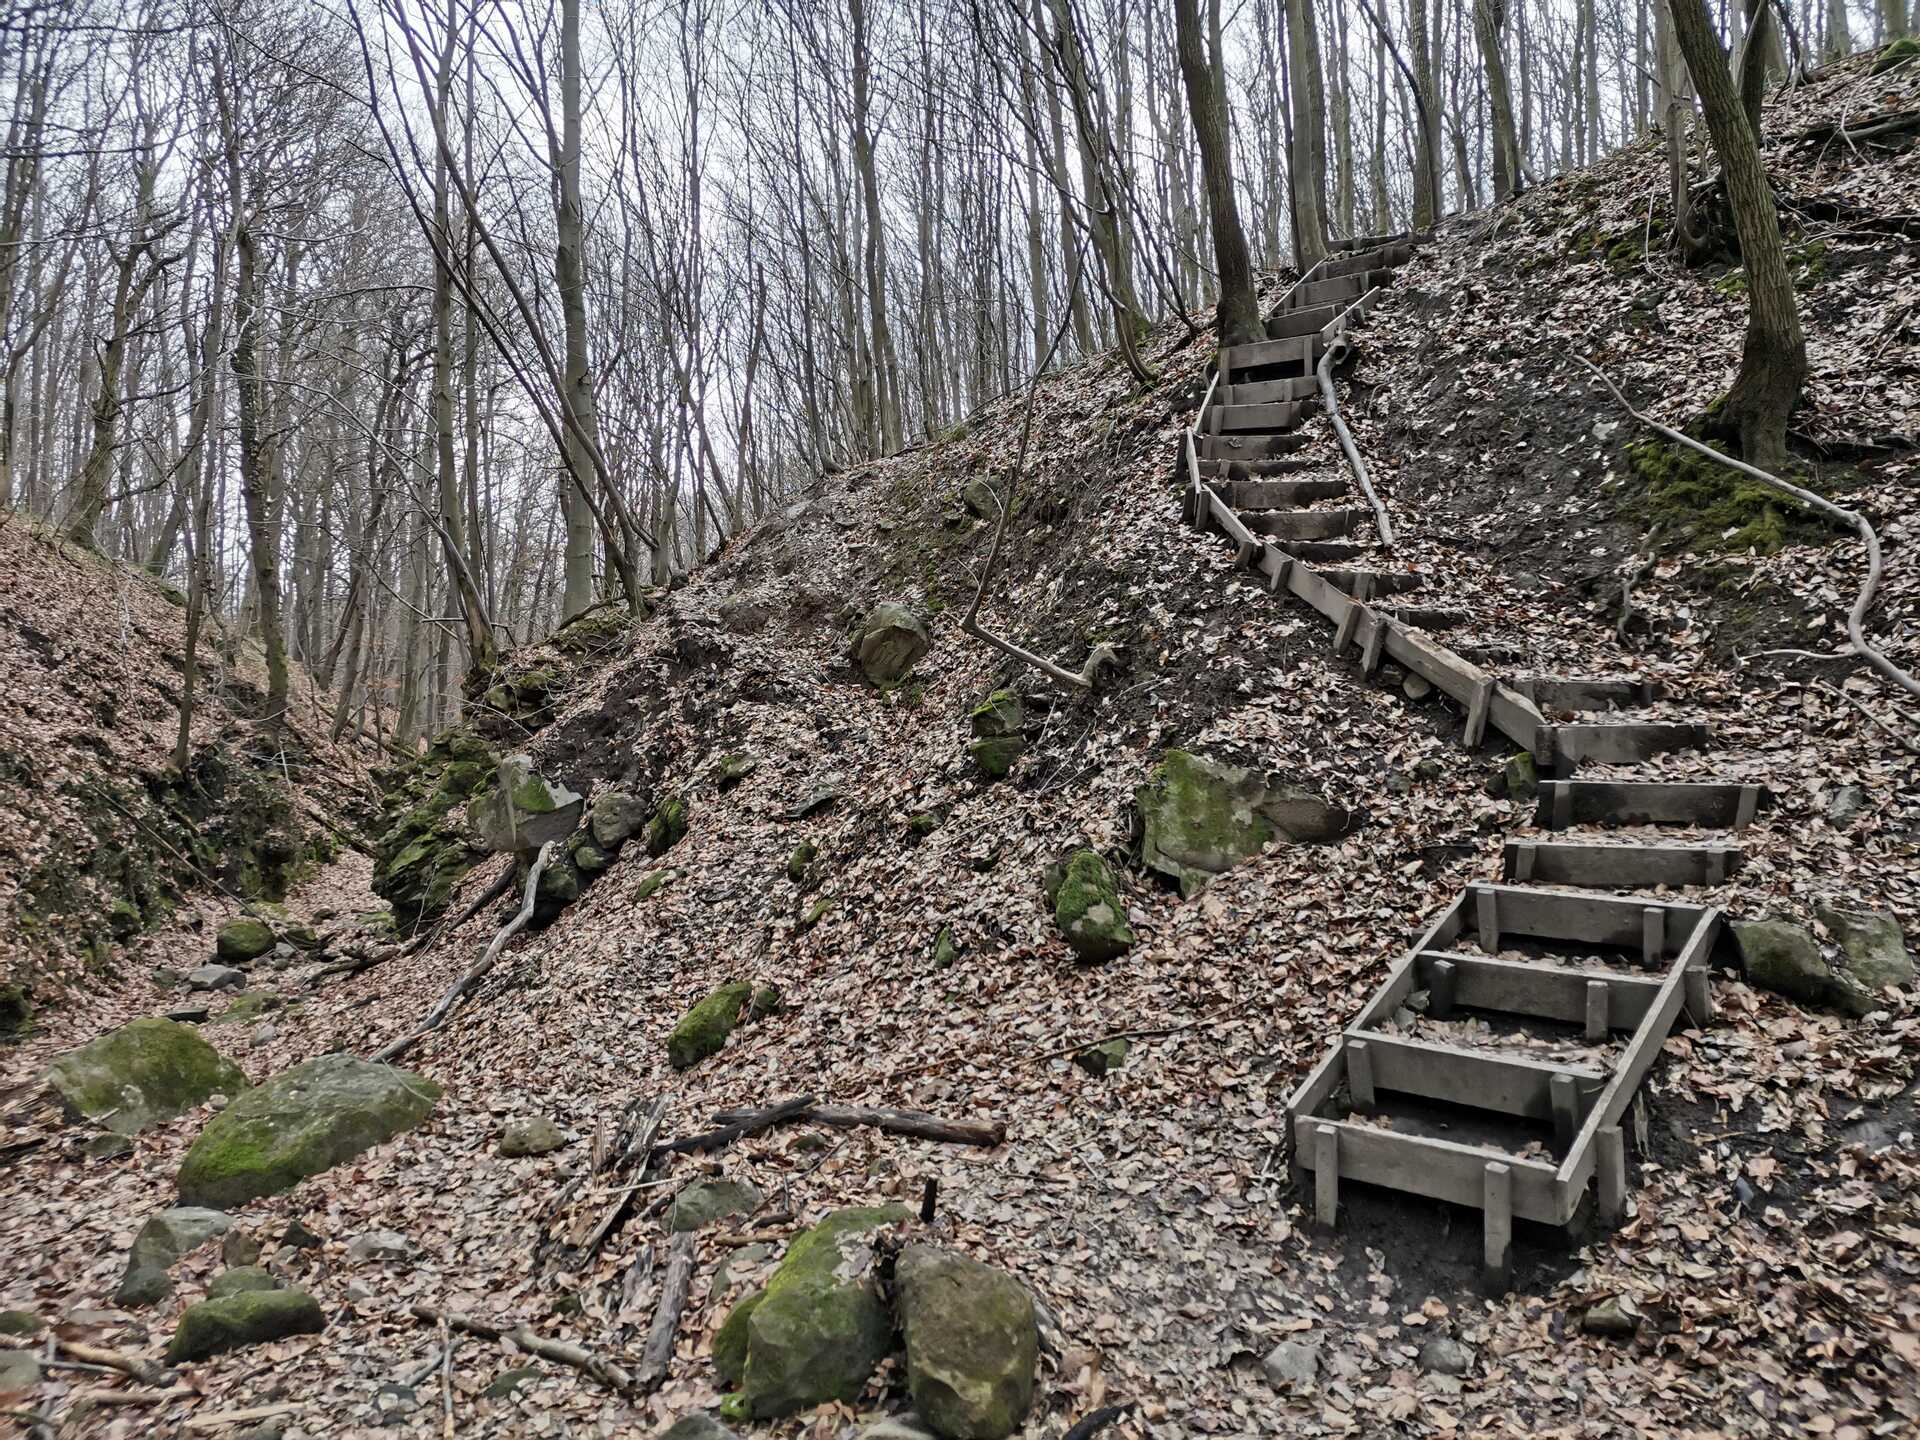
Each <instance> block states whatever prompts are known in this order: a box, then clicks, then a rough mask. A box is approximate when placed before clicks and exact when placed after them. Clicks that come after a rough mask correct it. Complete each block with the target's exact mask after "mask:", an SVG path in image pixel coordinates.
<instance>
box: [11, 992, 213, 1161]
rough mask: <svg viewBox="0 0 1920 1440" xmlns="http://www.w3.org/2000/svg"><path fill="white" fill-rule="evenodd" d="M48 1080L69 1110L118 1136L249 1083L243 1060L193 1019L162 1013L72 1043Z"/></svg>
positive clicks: (138, 1130) (167, 1118)
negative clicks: (224, 1050) (208, 1037)
mask: <svg viewBox="0 0 1920 1440" xmlns="http://www.w3.org/2000/svg"><path fill="white" fill-rule="evenodd" d="M45 1079H46V1082H47V1084H49V1085H51V1086H52V1087H53V1089H54V1091H55V1092H56V1093H57V1094H58V1095H59V1096H60V1099H61V1100H62V1102H64V1104H65V1105H66V1108H67V1109H68V1110H69V1111H70V1112H71V1113H73V1114H75V1115H79V1116H82V1117H84V1118H86V1119H88V1120H93V1121H97V1122H98V1123H99V1124H101V1125H103V1126H105V1127H106V1128H107V1129H108V1130H111V1131H113V1132H114V1133H115V1134H116V1135H135V1134H138V1133H139V1132H140V1131H142V1130H145V1129H147V1128H148V1127H149V1126H153V1125H158V1124H160V1123H162V1122H163V1121H167V1120H171V1119H172V1118H173V1117H174V1116H176V1115H179V1114H182V1113H184V1112H185V1111H187V1110H190V1109H192V1108H193V1107H194V1106H195V1105H198V1104H200V1103H201V1102H202V1101H204V1100H205V1099H206V1098H207V1097H208V1096H209V1095H215V1094H224V1095H233V1094H237V1093H238V1092H240V1091H241V1090H244V1089H245V1088H246V1085H247V1077H246V1075H245V1074H244V1073H243V1072H242V1071H241V1069H240V1067H239V1066H238V1065H235V1064H234V1063H233V1062H232V1061H231V1060H228V1059H227V1058H226V1057H224V1056H223V1055H221V1054H220V1052H219V1051H218V1050H215V1049H214V1048H213V1046H211V1045H209V1044H208V1043H207V1042H206V1041H205V1040H204V1039H202V1038H201V1036H200V1032H199V1031H198V1030H196V1029H194V1027H193V1026H191V1025H182V1024H180V1023H179V1022H178V1021H174V1020H161V1019H147V1020H135V1021H132V1022H131V1023H129V1024H126V1025H123V1026H121V1027H120V1028H119V1029H118V1030H113V1031H109V1032H108V1033H107V1034H105V1035H102V1036H100V1037H99V1038H98V1039H97V1040H90V1041H88V1042H87V1043H86V1044H85V1045H82V1046H81V1047H80V1048H79V1049H77V1050H69V1051H68V1052H67V1053H66V1054H64V1055H62V1056H61V1057H60V1058H59V1059H57V1060H55V1061H54V1062H53V1064H52V1065H51V1066H49V1067H48V1069H47V1072H46V1076H45Z"/></svg>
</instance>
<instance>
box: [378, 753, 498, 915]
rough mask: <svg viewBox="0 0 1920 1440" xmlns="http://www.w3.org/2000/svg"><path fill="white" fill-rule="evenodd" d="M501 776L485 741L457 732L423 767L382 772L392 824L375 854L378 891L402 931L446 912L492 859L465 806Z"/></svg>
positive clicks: (427, 756) (423, 759) (421, 763)
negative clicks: (469, 824) (486, 858)
mask: <svg viewBox="0 0 1920 1440" xmlns="http://www.w3.org/2000/svg"><path fill="white" fill-rule="evenodd" d="M496 770H497V760H496V757H495V755H494V752H493V750H492V748H491V747H490V746H489V745H488V744H487V743H486V742H485V741H484V740H482V739H481V738H480V737H479V736H477V735H475V734H473V733H472V732H470V731H465V730H459V729H454V730H446V731H442V732H441V733H440V734H439V735H437V736H435V737H434V740H433V743H432V744H430V745H429V746H428V747H427V750H426V753H425V754H424V755H422V756H421V757H420V759H419V760H418V761H415V762H414V763H412V764H410V765H402V766H399V767H396V768H395V769H392V770H388V771H384V772H382V779H383V782H384V783H383V788H384V792H385V797H384V799H383V801H382V805H383V808H384V810H385V813H386V816H387V824H386V828H385V830H383V831H382V832H381V835H380V839H379V843H378V845H377V847H376V849H375V853H374V870H373V889H374V893H375V894H377V895H379V896H380V897H381V898H382V899H383V900H385V901H387V902H388V904H390V905H391V906H392V907H393V915H394V919H395V922H396V923H397V924H398V926H399V927H400V928H401V929H403V930H412V929H414V928H415V927H416V926H418V925H419V924H421V923H422V922H423V921H425V920H430V919H432V918H433V917H434V916H436V915H438V914H439V913H440V912H441V911H442V910H444V909H445V908H446V906H447V902H448V900H450V899H451V898H452V895H453V891H454V887H455V886H457V885H458V884H459V883H460V881H461V879H462V878H464V877H465V875H466V873H467V872H468V871H469V870H471V869H472V868H473V866H474V864H475V863H476V862H477V861H479V860H480V858H481V857H482V856H483V855H484V854H485V853H486V852H485V851H484V850H482V849H481V848H480V847H479V846H478V845H477V844H476V843H475V842H474V840H473V837H472V835H471V833H470V832H469V831H468V830H467V828H466V826H465V824H464V807H465V806H466V804H467V802H468V800H469V799H470V798H471V796H472V795H473V794H474V793H475V792H476V791H478V790H479V789H481V788H482V787H483V786H485V785H487V784H488V783H489V782H490V781H491V780H492V779H493V777H494V775H495V774H496Z"/></svg>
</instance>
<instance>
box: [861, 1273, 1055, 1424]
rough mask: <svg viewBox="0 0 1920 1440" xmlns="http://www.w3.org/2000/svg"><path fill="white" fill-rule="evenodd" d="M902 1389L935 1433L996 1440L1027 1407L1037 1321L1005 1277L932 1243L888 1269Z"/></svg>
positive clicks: (1021, 1291) (1023, 1294) (1027, 1299)
mask: <svg viewBox="0 0 1920 1440" xmlns="http://www.w3.org/2000/svg"><path fill="white" fill-rule="evenodd" d="M894 1284H895V1286H896V1288H897V1289H898V1291H899V1294H900V1328H901V1330H902V1332H903V1333H904V1334H905V1337H906V1342H907V1388H908V1390H909V1391H910V1392H911V1393H912V1395H913V1405H914V1409H916V1410H917V1411H919V1412H920V1416H921V1418H922V1419H923V1420H925V1421H926V1422H927V1424H929V1425H930V1426H932V1427H933V1431H934V1433H935V1434H936V1435H943V1436H953V1437H965V1440H1002V1437H1004V1436H1007V1435H1011V1434H1012V1433H1013V1432H1014V1431H1015V1430H1017V1429H1019V1427H1020V1422H1021V1421H1022V1420H1023V1419H1024V1418H1025V1417H1026V1413H1027V1410H1028V1407H1029V1406H1031V1405H1032V1404H1033V1371H1034V1365H1035V1363H1036V1362H1037V1361H1038V1359H1039V1354H1040V1326H1039V1323H1038V1322H1037V1320H1036V1319H1035V1317H1034V1310H1033V1297H1032V1296H1031V1295H1029V1294H1028V1293H1027V1289H1026V1287H1025V1286H1024V1285H1022V1284H1021V1283H1020V1282H1019V1281H1017V1280H1015V1279H1014V1278H1013V1277H1012V1276H1011V1275H1007V1274H1004V1273H1002V1272H1001V1271H999V1270H995V1269H994V1268H993V1267H992V1266H989V1265H982V1264H981V1263H980V1262H979V1261H977V1260H972V1259H969V1258H968V1257H966V1256H964V1255H956V1254H954V1253H953V1252H951V1251H947V1250H940V1249H936V1248H935V1247H934V1246H931V1245H909V1246H907V1247H906V1249H904V1250H902V1251H901V1252H900V1259H899V1261H898V1262H897V1263H896V1265H895V1266H894Z"/></svg>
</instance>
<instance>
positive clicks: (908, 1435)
mask: <svg viewBox="0 0 1920 1440" xmlns="http://www.w3.org/2000/svg"><path fill="white" fill-rule="evenodd" d="M919 1418H920V1417H919V1416H918V1415H915V1414H914V1413H913V1412H912V1411H908V1412H907V1414H905V1415H904V1416H902V1415H889V1416H888V1417H887V1418H886V1419H884V1420H880V1421H876V1422H875V1423H874V1424H872V1425H869V1426H867V1427H866V1429H864V1430H862V1431H861V1432H860V1433H859V1435H858V1436H856V1437H855V1440H934V1433H933V1432H932V1431H931V1430H927V1429H923V1428H922V1427H921V1426H920V1425H918V1424H917V1423H915V1422H917V1421H918V1420H919Z"/></svg>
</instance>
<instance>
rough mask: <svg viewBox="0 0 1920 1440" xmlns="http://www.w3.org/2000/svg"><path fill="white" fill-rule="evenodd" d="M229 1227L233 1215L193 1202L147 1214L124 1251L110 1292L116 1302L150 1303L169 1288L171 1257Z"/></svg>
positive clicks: (170, 1289)
mask: <svg viewBox="0 0 1920 1440" xmlns="http://www.w3.org/2000/svg"><path fill="white" fill-rule="evenodd" d="M232 1228H233V1217H232V1216H231V1215H227V1214H223V1213H222V1212H221V1211H218V1210H208V1209H206V1208H204V1207H202V1206H197V1205H180V1206H176V1207H174V1208H173V1209H171V1210H162V1211H160V1212H159V1213H158V1214H156V1215H150V1216H148V1217H147V1223H146V1224H145V1225H142V1226H141V1227H140V1233H139V1234H138V1235H136V1236H135V1237H134V1240H133V1248H132V1249H131V1250H129V1251H128V1252H127V1273H126V1275H125V1277H124V1278H122V1280H121V1281H120V1288H119V1289H118V1290H116V1291H115V1292H114V1296H113V1299H114V1303H115V1304H116V1305H128V1306H134V1305H151V1304H153V1303H154V1302H155V1301H157V1300H164V1299H165V1298H166V1297H167V1296H168V1295H170V1294H171V1293H172V1292H173V1282H172V1281H171V1280H169V1279H168V1278H167V1270H168V1267H170V1266H171V1265H172V1264H173V1262H174V1261H176V1260H178V1259H179V1258H180V1257H181V1256H182V1255H185V1254H186V1253H187V1252H188V1251H190V1250H197V1249H199V1248H200V1246H202V1245H204V1244H206V1243H207V1241H209V1240H212V1239H215V1238H216V1237H218V1236H221V1235H224V1234H226V1233H227V1231H228V1230H230V1229H232Z"/></svg>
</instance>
